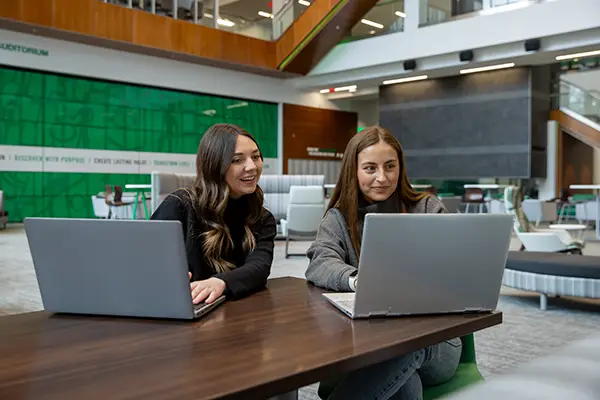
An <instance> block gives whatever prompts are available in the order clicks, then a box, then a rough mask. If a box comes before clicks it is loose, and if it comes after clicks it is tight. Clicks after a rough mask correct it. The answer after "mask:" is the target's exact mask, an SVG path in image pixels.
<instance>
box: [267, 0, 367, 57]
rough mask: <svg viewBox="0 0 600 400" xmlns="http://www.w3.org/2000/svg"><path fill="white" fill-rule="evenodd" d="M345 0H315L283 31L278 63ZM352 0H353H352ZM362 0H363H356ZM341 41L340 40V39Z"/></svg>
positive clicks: (280, 39)
mask: <svg viewBox="0 0 600 400" xmlns="http://www.w3.org/2000/svg"><path fill="white" fill-rule="evenodd" d="M340 1H343V0H314V1H313V2H312V3H311V5H310V7H308V8H307V9H306V10H305V11H304V12H303V13H302V15H300V17H299V18H298V19H296V21H294V23H293V24H292V25H291V26H290V27H289V28H288V29H287V30H286V31H285V32H284V33H283V35H282V36H281V37H280V38H279V40H278V41H277V48H276V51H277V54H276V59H277V60H276V61H277V65H280V64H281V63H282V62H283V61H284V60H285V59H286V57H287V56H288V55H290V54H291V53H292V52H293V51H294V49H295V48H296V47H298V45H300V43H301V42H302V40H304V38H306V37H307V36H308V34H309V33H310V32H311V31H312V30H313V28H314V27H315V26H316V25H317V24H318V23H319V22H321V21H322V20H323V19H324V18H325V16H326V15H327V14H328V13H329V12H330V11H331V10H332V9H333V7H335V6H336V5H337V3H339V2H340ZM350 1H352V0H350ZM354 1H362V0H354ZM338 43H339V40H338Z"/></svg>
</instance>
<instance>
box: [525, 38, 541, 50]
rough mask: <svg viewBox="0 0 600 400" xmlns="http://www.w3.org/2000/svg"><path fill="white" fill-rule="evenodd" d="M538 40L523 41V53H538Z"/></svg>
mask: <svg viewBox="0 0 600 400" xmlns="http://www.w3.org/2000/svg"><path fill="white" fill-rule="evenodd" d="M541 44H542V41H541V40H540V39H529V40H526V41H525V51H538V50H539V49H540V47H541Z"/></svg>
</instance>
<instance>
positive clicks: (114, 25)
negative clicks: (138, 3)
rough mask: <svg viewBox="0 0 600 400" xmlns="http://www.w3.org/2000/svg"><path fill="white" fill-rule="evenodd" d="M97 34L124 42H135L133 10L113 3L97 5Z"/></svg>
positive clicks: (95, 23)
mask: <svg viewBox="0 0 600 400" xmlns="http://www.w3.org/2000/svg"><path fill="white" fill-rule="evenodd" d="M94 25H95V27H96V36H99V37H103V38H106V39H111V40H119V41H122V42H133V10H130V9H128V8H123V7H121V8H117V7H114V6H113V5H112V4H106V3H99V4H98V5H97V6H96V16H95V21H94Z"/></svg>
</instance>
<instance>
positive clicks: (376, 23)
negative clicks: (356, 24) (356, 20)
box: [360, 18, 383, 29]
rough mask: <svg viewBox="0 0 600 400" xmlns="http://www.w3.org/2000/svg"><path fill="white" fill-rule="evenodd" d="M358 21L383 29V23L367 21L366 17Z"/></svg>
mask: <svg viewBox="0 0 600 400" xmlns="http://www.w3.org/2000/svg"><path fill="white" fill-rule="evenodd" d="M360 22H362V23H363V24H365V25H369V26H372V27H373V28H379V29H383V25H382V24H380V23H378V22H373V21H369V20H368V19H364V18H363V19H361V20H360Z"/></svg>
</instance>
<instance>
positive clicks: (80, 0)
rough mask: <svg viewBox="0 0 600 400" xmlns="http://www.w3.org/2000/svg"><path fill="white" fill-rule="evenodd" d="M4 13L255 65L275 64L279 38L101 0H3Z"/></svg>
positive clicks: (90, 33)
mask: <svg viewBox="0 0 600 400" xmlns="http://www.w3.org/2000/svg"><path fill="white" fill-rule="evenodd" d="M0 18H9V19H14V20H18V21H23V22H27V23H31V24H35V25H42V26H47V27H52V28H56V29H60V30H64V31H69V32H73V33H80V34H84V35H87V36H90V37H98V38H102V39H109V40H117V41H120V42H126V43H131V44H136V45H140V46H146V47H152V48H156V49H160V50H165V51H174V52H178V53H183V54H188V55H193V56H198V57H203V58H208V59H214V60H223V61H228V62H232V63H238V64H242V65H247V66H250V67H260V68H268V69H272V70H275V68H276V64H275V43H274V42H270V41H264V40H259V39H255V38H250V37H246V36H242V35H237V34H234V33H231V32H225V31H220V30H215V29H212V28H208V27H205V26H201V25H194V24H193V23H191V22H187V21H181V20H175V19H172V18H168V17H164V16H160V15H153V14H151V13H148V12H145V11H142V10H136V9H128V8H126V7H122V6H119V5H114V4H106V3H103V2H101V1H99V0H0ZM90 42H91V40H90ZM105 43H106V42H104V43H103V45H106V44H105ZM91 44H95V43H93V42H91ZM115 47H117V48H119V46H115Z"/></svg>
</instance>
